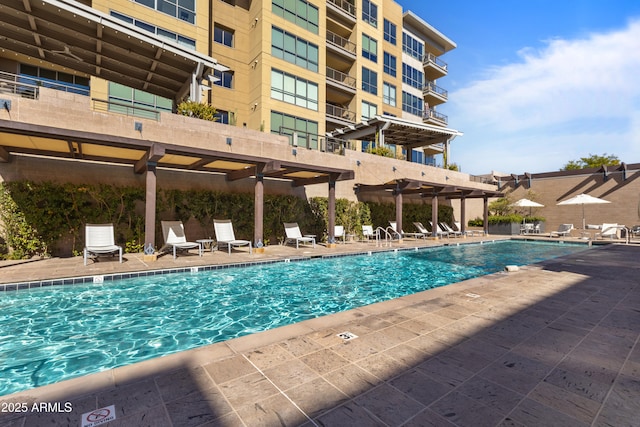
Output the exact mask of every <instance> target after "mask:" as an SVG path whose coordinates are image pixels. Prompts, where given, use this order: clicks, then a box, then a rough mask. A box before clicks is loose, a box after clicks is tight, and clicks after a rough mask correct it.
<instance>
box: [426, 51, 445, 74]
mask: <svg viewBox="0 0 640 427" xmlns="http://www.w3.org/2000/svg"><path fill="white" fill-rule="evenodd" d="M422 66H423V67H424V72H425V74H426V76H427V78H428V79H429V80H435V79H439V78H440V77H444V76H446V75H447V73H448V69H447V63H446V62H444V61H443V60H441V59H440V58H438V57H437V56H435V55H434V54H432V53H427V54H426V55H425V56H424V57H423V58H422Z"/></svg>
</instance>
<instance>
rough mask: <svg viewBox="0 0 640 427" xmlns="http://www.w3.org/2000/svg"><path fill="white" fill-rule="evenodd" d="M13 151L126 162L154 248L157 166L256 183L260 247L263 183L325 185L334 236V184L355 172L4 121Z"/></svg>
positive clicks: (8, 151)
mask: <svg viewBox="0 0 640 427" xmlns="http://www.w3.org/2000/svg"><path fill="white" fill-rule="evenodd" d="M13 153H21V154H28V155H38V156H45V157H53V158H64V159H76V160H83V161H94V162H103V163H104V162H106V163H113V164H125V165H130V166H131V169H132V172H133V173H135V174H144V175H145V178H146V179H145V182H146V198H145V247H146V246H147V245H149V244H151V245H152V246H153V247H155V226H156V191H157V169H158V168H167V169H177V170H181V171H184V172H190V171H199V172H210V173H212V174H222V175H224V176H225V179H226V180H227V181H229V182H231V181H236V180H240V179H253V180H254V182H255V186H254V199H255V203H254V209H255V224H254V241H255V242H256V244H258V243H259V242H262V241H263V231H264V230H263V213H264V202H263V200H264V181H265V179H277V180H288V181H291V185H292V186H294V187H299V186H305V185H312V184H322V183H327V184H328V199H329V207H328V208H329V212H328V216H329V218H328V220H329V230H328V231H329V237H330V238H331V237H333V228H334V225H335V186H336V182H337V181H342V180H351V179H353V178H354V171H352V170H347V169H338V168H332V167H325V166H320V165H315V164H314V165H311V164H302V163H295V162H289V161H283V160H277V159H269V158H263V157H258V156H250V155H244V154H234V153H231V152H221V151H216V150H209V149H203V148H194V147H189V146H183V145H173V144H167V143H164V142H156V141H150V140H139V139H133V138H125V137H119V136H113V135H107V134H98V133H91V132H83V131H75V130H71V129H62V128H54V127H50V126H43V125H36V124H28V123H21V122H13V121H8V120H0V162H11V161H12V160H13V157H14V156H13Z"/></svg>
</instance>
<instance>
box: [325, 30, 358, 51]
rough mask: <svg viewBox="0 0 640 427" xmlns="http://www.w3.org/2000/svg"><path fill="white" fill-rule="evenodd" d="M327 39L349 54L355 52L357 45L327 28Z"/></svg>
mask: <svg viewBox="0 0 640 427" xmlns="http://www.w3.org/2000/svg"><path fill="white" fill-rule="evenodd" d="M327 41H328V42H329V43H331V44H333V45H335V46H338V47H340V48H342V49H344V50H346V51H347V52H349V53H351V54H354V55H355V54H356V48H357V46H356V44H355V43H353V42H352V41H349V40H348V39H345V38H344V37H342V36H339V35H338V34H336V33H334V32H332V31H329V30H327Z"/></svg>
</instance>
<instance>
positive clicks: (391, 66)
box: [382, 52, 396, 77]
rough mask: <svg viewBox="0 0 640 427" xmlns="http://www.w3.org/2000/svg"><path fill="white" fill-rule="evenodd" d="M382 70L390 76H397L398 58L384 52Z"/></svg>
mask: <svg viewBox="0 0 640 427" xmlns="http://www.w3.org/2000/svg"><path fill="white" fill-rule="evenodd" d="M382 70H383V71H384V72H385V73H387V74H389V75H390V76H393V77H395V76H396V57H395V56H393V55H391V54H390V53H387V52H384V66H383V68H382Z"/></svg>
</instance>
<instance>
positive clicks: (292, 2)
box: [271, 0, 319, 34]
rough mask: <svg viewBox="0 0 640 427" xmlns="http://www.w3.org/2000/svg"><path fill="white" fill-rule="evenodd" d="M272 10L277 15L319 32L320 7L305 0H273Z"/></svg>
mask: <svg viewBox="0 0 640 427" xmlns="http://www.w3.org/2000/svg"><path fill="white" fill-rule="evenodd" d="M271 10H272V11H273V13H274V14H275V15H278V16H281V17H283V18H284V19H286V20H287V21H289V22H293V23H294V24H296V25H298V26H300V27H302V28H304V29H306V30H309V31H311V32H312V33H314V34H318V20H319V19H318V8H317V7H315V6H314V5H312V4H310V3H307V2H306V1H305V0H273V2H272V3H271Z"/></svg>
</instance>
